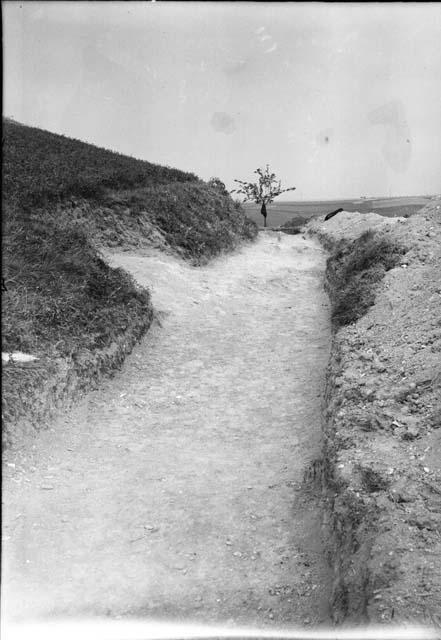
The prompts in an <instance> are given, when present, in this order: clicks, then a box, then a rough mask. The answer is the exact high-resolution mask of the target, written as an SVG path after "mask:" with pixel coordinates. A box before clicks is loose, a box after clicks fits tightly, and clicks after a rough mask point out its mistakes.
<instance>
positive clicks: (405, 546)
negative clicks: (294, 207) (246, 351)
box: [311, 199, 441, 626]
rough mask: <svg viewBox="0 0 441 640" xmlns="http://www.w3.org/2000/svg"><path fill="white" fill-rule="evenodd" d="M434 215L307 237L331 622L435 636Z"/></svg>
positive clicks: (440, 381) (438, 586) (435, 205)
mask: <svg viewBox="0 0 441 640" xmlns="http://www.w3.org/2000/svg"><path fill="white" fill-rule="evenodd" d="M440 207H441V201H440V200H439V199H434V200H433V201H432V202H431V203H430V204H429V205H428V206H426V207H425V209H423V210H422V211H421V212H420V213H418V214H416V215H415V216H413V217H412V218H410V219H408V220H401V221H398V222H397V223H395V224H391V225H389V224H385V223H384V222H383V221H382V220H380V219H379V217H378V216H375V215H371V216H370V217H369V218H368V220H369V225H370V226H372V229H373V232H372V233H370V232H368V233H366V223H367V220H366V219H363V216H360V214H358V215H357V214H347V216H342V218H341V220H340V221H339V220H338V216H336V217H335V219H333V220H334V222H332V224H329V225H328V223H324V221H323V220H318V221H315V222H314V223H312V225H311V228H312V231H313V232H314V233H316V234H318V235H319V237H320V238H321V240H322V242H323V243H324V244H325V245H326V247H327V248H328V250H329V251H330V252H331V256H330V259H329V261H328V272H327V287H328V292H329V295H330V299H331V303H332V305H333V313H334V330H335V333H334V338H333V344H332V351H331V359H330V363H329V367H328V372H327V390H326V403H325V414H324V424H323V427H324V450H323V469H324V474H323V475H324V477H323V479H324V486H325V495H326V500H327V507H328V508H327V514H328V523H327V531H326V534H327V539H328V541H329V558H330V560H331V563H332V566H333V569H334V588H333V611H334V617H335V620H336V621H338V622H342V621H350V622H352V623H355V622H360V621H369V622H372V623H378V622H381V623H404V622H412V623H418V624H426V625H429V626H432V625H435V626H441V617H440V615H441V609H440V606H439V603H440V602H441V579H440V577H439V571H438V566H439V558H440V557H441V555H440V554H441V544H440V540H441V519H440V516H439V514H440V507H441V503H440V499H439V496H440V495H441V466H440V460H441V441H440V435H441V430H440V427H441V421H440V420H441V418H440V416H441V404H440V390H441V386H440V385H441V371H440V368H439V353H440V349H441V326H440V321H439V318H440V317H441V298H440V295H439V294H440V291H441V290H440V285H439V272H440V268H441V243H440V237H441V227H440V225H441V220H440V215H439V211H440ZM330 222H331V221H330ZM349 223H350V224H349Z"/></svg>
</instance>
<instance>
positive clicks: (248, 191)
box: [230, 165, 295, 227]
mask: <svg viewBox="0 0 441 640" xmlns="http://www.w3.org/2000/svg"><path fill="white" fill-rule="evenodd" d="M254 173H257V175H258V176H259V180H258V181H257V182H244V181H243V180H236V179H235V180H234V182H237V183H238V184H240V187H239V188H238V189H233V190H232V191H231V192H230V193H239V194H241V195H243V196H245V200H244V202H255V203H256V204H260V205H261V207H260V213H261V214H262V215H263V220H264V222H263V226H264V227H266V218H267V215H268V214H267V210H266V205H267V204H270V203H271V202H273V201H274V198H277V196H280V194H281V193H285V192H286V191H295V187H289V188H288V189H282V183H281V181H280V180H277V179H276V174H275V173H270V169H269V165H266V169H265V170H263V169H256V171H255V172H254Z"/></svg>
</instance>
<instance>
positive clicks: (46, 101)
mask: <svg viewBox="0 0 441 640" xmlns="http://www.w3.org/2000/svg"><path fill="white" fill-rule="evenodd" d="M2 8H3V55H4V80H3V114H4V115H5V116H11V117H13V118H15V119H16V120H17V121H19V122H22V123H24V124H28V125H32V126H36V127H40V128H43V129H47V130H49V131H53V132H55V133H62V134H64V135H67V136H71V137H74V138H78V139H80V140H84V141H87V142H91V143H93V144H96V145H98V146H102V147H106V148H108V149H114V150H117V151H119V152H121V153H125V154H128V155H131V156H134V157H137V158H141V159H144V160H148V161H150V162H155V163H159V164H164V165H168V166H173V167H177V168H179V169H183V170H185V171H192V172H194V173H196V174H197V175H199V176H200V177H201V178H203V179H204V180H207V179H209V178H210V177H212V176H216V177H218V178H220V179H221V180H222V181H223V182H224V183H225V184H226V185H227V187H228V188H229V189H232V188H234V186H235V183H234V179H235V178H238V179H241V180H251V179H253V177H254V174H253V171H254V170H255V169H256V168H257V167H264V166H265V165H266V164H269V165H270V168H271V170H272V171H274V172H275V173H276V174H277V176H278V177H279V178H280V179H281V180H282V186H286V187H293V186H294V187H296V191H294V192H291V193H287V194H285V195H284V196H280V198H279V200H283V199H285V200H293V199H295V200H313V199H327V198H328V199H331V198H354V197H359V196H404V195H423V194H434V193H440V192H441V46H440V43H441V4H440V3H415V4H414V3H390V4H389V3H341V4H340V3H316V2H313V3H298V2H293V3H290V2H287V3H270V2H268V3H267V2H259V3H254V2H244V3H242V2H216V3H210V2H195V3H193V2H176V3H175V2H164V3H162V2H76V1H70V2H62V1H57V2H38V1H25V2H18V1H14V2H11V1H6V2H2Z"/></svg>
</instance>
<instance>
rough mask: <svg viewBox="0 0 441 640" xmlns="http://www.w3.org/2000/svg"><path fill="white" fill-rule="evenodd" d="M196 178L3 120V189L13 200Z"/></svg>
mask: <svg viewBox="0 0 441 640" xmlns="http://www.w3.org/2000/svg"><path fill="white" fill-rule="evenodd" d="M196 181H198V178H197V177H196V176H195V175H193V174H192V173H185V172H183V171H178V170H177V169H171V168H169V167H162V166H160V165H156V164H151V163H150V162H145V161H142V160H136V159H135V158H130V157H128V156H123V155H121V154H119V153H115V152H113V151H107V150H106V149H100V148H98V147H95V146H94V145H91V144H85V143H84V142H80V141H79V140H73V139H71V138H66V137H65V136H60V135H57V134H54V133H49V132H48V131H43V130H41V129H35V128H33V127H26V126H23V125H19V124H16V123H14V122H11V121H8V120H5V121H4V122H3V190H4V199H5V201H6V202H8V203H16V204H19V205H20V206H22V207H23V206H24V207H26V206H38V205H44V204H47V203H48V202H52V201H54V200H62V199H64V198H66V197H69V196H71V195H77V196H84V197H87V198H90V197H97V196H100V195H101V194H103V192H104V190H105V188H106V187H111V188H113V189H126V188H130V187H135V186H136V187H140V186H147V185H158V184H167V183H169V182H196Z"/></svg>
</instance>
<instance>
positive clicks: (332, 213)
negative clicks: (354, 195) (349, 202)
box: [325, 208, 343, 221]
mask: <svg viewBox="0 0 441 640" xmlns="http://www.w3.org/2000/svg"><path fill="white" fill-rule="evenodd" d="M340 211H343V209H341V208H340V209H336V210H335V211H331V213H328V214H327V215H326V216H325V221H326V220H329V218H332V216H335V215H336V214H337V213H340Z"/></svg>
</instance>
